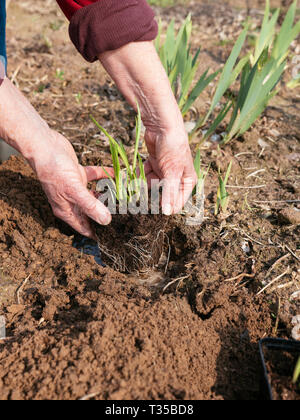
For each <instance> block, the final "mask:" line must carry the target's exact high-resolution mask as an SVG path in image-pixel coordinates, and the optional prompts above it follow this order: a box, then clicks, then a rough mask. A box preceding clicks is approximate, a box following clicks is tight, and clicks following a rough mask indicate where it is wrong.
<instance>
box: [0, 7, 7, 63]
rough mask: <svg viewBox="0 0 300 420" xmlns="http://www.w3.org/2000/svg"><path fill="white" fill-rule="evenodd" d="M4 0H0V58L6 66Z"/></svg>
mask: <svg viewBox="0 0 300 420" xmlns="http://www.w3.org/2000/svg"><path fill="white" fill-rule="evenodd" d="M5 3H6V0H0V60H1V61H2V63H3V64H4V66H5V68H6V66H7V58H6V37H5V27H6V7H5Z"/></svg>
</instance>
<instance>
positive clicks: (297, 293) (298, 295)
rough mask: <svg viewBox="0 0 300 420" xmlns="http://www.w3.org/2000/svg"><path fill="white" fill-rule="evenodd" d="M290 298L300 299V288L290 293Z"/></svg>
mask: <svg viewBox="0 0 300 420" xmlns="http://www.w3.org/2000/svg"><path fill="white" fill-rule="evenodd" d="M290 300H300V290H298V291H297V292H294V293H293V294H292V295H291V297H290Z"/></svg>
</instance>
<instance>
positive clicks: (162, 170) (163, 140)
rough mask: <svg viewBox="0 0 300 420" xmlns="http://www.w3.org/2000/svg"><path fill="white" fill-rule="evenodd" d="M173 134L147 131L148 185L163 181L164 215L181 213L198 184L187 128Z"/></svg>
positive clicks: (146, 166) (173, 130)
mask: <svg viewBox="0 0 300 420" xmlns="http://www.w3.org/2000/svg"><path fill="white" fill-rule="evenodd" d="M176 128H177V127H175V129H172V130H160V129H156V130H155V129H153V128H152V129H147V130H146V134H145V141H146V144H147V147H148V151H149V158H148V160H147V162H146V164H145V172H146V176H147V180H148V184H149V185H151V183H153V182H157V181H159V182H160V181H163V189H162V203H161V204H162V211H163V213H164V214H165V215H167V216H169V215H171V214H174V213H179V212H180V211H181V209H182V208H183V207H184V205H185V203H186V202H187V201H188V199H189V197H190V195H191V194H192V191H193V188H194V186H195V185H196V182H197V176H196V173H195V170H194V165H193V159H192V155H191V150H190V147H189V142H188V136H187V134H186V132H185V130H184V127H182V128H180V126H179V128H178V129H176Z"/></svg>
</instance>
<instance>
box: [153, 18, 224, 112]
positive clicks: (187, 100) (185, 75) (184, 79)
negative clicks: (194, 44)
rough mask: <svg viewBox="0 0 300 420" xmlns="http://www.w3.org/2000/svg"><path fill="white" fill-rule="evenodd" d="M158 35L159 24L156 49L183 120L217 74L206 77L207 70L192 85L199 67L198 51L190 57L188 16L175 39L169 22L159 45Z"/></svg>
mask: <svg viewBox="0 0 300 420" xmlns="http://www.w3.org/2000/svg"><path fill="white" fill-rule="evenodd" d="M161 33H162V22H161V21H160V23H159V33H158V36H157V39H156V49H157V52H158V54H159V56H160V59H161V62H162V64H163V66H164V68H165V70H166V72H167V74H168V76H169V80H170V83H171V86H172V89H173V92H174V94H175V96H176V98H177V101H178V104H179V108H180V110H181V112H182V115H183V116H185V115H186V114H187V112H188V111H189V110H190V109H191V107H192V105H193V104H194V102H195V100H196V99H197V98H198V97H199V95H200V94H201V93H202V92H203V91H204V90H205V89H206V87H207V86H208V85H209V84H210V83H211V82H212V81H213V80H214V79H215V78H216V76H217V75H218V74H219V71H217V72H215V73H213V74H210V75H209V74H208V73H209V69H208V70H206V71H205V72H204V73H203V74H202V76H201V77H200V79H199V80H198V82H197V83H194V79H195V76H196V72H197V70H198V67H199V60H198V58H199V54H200V48H199V49H198V51H197V52H196V54H195V55H194V56H193V55H192V54H191V46H190V39H191V34H192V20H191V15H190V14H189V15H188V17H187V18H186V19H185V21H184V22H183V24H182V26H181V28H180V30H179V32H178V34H177V35H176V34H175V20H172V22H171V23H170V25H169V26H168V29H167V33H166V39H165V41H164V43H163V44H162V45H161ZM192 85H194V87H193V88H192Z"/></svg>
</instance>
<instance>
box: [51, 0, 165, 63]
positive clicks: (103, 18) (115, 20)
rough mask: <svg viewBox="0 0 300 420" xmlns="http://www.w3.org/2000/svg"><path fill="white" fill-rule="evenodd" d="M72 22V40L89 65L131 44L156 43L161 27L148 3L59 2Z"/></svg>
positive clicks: (115, 0)
mask: <svg viewBox="0 0 300 420" xmlns="http://www.w3.org/2000/svg"><path fill="white" fill-rule="evenodd" d="M57 3H58V4H59V6H60V7H61V9H62V11H63V12H64V14H65V15H66V16H67V18H68V19H69V20H70V27H69V34H70V38H71V40H72V42H73V44H74V45H75V47H76V48H77V50H78V51H79V52H80V54H81V55H82V56H83V57H84V58H85V59H86V60H87V61H89V62H94V61H96V60H97V58H98V56H99V55H100V54H101V53H103V52H105V51H111V50H115V49H117V48H120V47H122V46H124V45H126V44H129V43H130V42H136V41H152V40H153V39H155V37H156V35H157V23H156V21H155V19H154V17H155V15H154V12H153V10H152V8H151V7H150V6H149V4H148V3H147V1H146V0H76V1H75V0H57Z"/></svg>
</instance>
